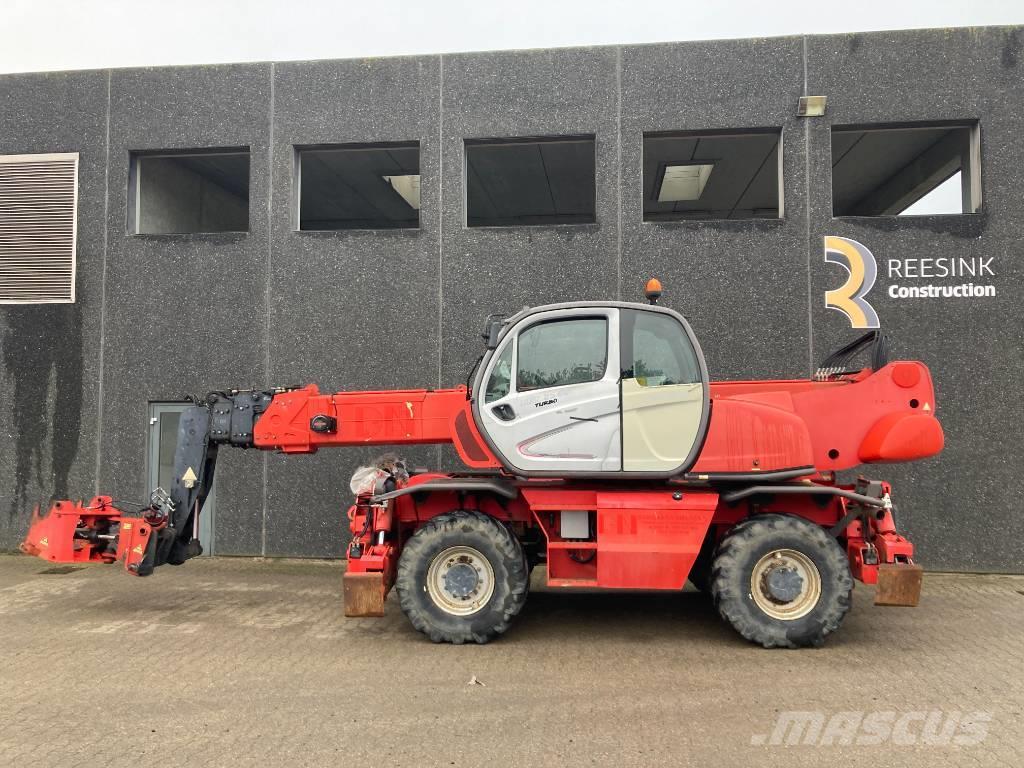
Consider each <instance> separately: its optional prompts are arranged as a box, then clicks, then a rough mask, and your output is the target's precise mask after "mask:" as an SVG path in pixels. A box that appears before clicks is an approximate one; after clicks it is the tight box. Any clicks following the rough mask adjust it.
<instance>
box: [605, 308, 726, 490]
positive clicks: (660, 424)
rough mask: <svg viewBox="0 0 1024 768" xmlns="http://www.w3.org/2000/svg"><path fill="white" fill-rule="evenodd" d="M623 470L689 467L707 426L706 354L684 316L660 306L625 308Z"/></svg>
mask: <svg viewBox="0 0 1024 768" xmlns="http://www.w3.org/2000/svg"><path fill="white" fill-rule="evenodd" d="M620 327H621V333H622V338H621V367H622V469H623V471H625V472H658V473H670V472H674V471H683V470H686V469H689V465H690V464H692V463H693V460H694V459H695V458H696V456H695V454H696V451H697V448H698V447H699V443H700V442H701V441H702V440H703V437H704V431H705V429H706V426H707V417H708V410H709V408H710V406H709V402H708V396H709V392H708V383H707V374H706V369H705V367H704V364H703V357H702V356H701V353H700V349H699V347H698V346H697V344H696V340H695V339H693V338H692V334H691V333H690V332H689V329H688V328H687V327H686V326H685V325H684V323H683V321H682V318H680V317H679V316H678V315H676V313H674V312H667V311H659V310H655V309H623V310H622V313H621V320H620Z"/></svg>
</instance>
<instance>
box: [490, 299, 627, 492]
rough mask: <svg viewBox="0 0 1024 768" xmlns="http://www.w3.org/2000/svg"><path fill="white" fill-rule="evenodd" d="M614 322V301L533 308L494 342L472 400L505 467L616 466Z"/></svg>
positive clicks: (528, 470)
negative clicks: (477, 400) (610, 303)
mask: <svg viewBox="0 0 1024 768" xmlns="http://www.w3.org/2000/svg"><path fill="white" fill-rule="evenodd" d="M618 323H619V310H618V309H616V308H606V307H597V308H578V309H562V310H552V311H549V312H540V313H537V314H536V315H532V316H529V317H527V318H526V319H524V320H523V321H522V322H521V323H520V325H519V326H517V327H516V328H514V329H513V330H512V332H510V333H509V334H507V336H506V337H505V339H504V340H503V342H502V344H501V346H499V348H498V349H496V350H495V352H494V354H493V355H492V357H491V359H490V362H489V363H488V368H487V370H485V371H484V376H483V378H482V381H484V382H485V385H484V392H483V396H482V402H480V403H479V406H478V408H479V413H480V420H481V426H482V428H483V429H484V430H485V431H486V433H487V436H488V438H489V440H490V442H491V443H492V445H493V447H495V448H496V449H497V451H498V453H500V454H501V458H502V459H503V460H504V462H505V463H506V464H508V465H509V466H510V467H511V468H514V469H517V470H520V471H523V472H525V473H533V472H553V473H558V472H572V473H574V472H588V473H589V472H606V471H611V472H618V471H620V470H621V466H622V459H621V455H622V454H621V446H620V436H621V432H620V429H621V415H620V411H619V370H618V360H619V325H618Z"/></svg>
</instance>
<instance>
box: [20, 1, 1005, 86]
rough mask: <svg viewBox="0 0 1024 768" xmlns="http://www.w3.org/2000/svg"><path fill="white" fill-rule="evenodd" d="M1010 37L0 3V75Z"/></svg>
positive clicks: (742, 9) (653, 18)
mask: <svg viewBox="0 0 1024 768" xmlns="http://www.w3.org/2000/svg"><path fill="white" fill-rule="evenodd" d="M1021 23H1024V2H1021V0H906V1H903V0H885V1H883V2H879V1H878V0H858V1H857V2H822V0H795V1H793V2H787V1H786V0H775V1H774V2H772V0H758V1H757V2H752V1H750V0H731V1H729V0H724V1H723V0H706V1H705V2H701V3H697V2H693V1H692V0H676V2H648V1H646V0H631V1H628V2H627V1H623V0H589V1H588V2H582V1H581V0H561V1H559V0H517V1H516V2H514V3H510V2H507V0H506V1H505V2H488V1H487V0H476V1H475V2H472V1H466V0H419V2H415V1H414V0H372V1H371V0H359V2H353V1H352V0H340V1H337V0H336V1H335V2H327V1H325V0H88V1H85V0H0V25H2V27H0V28H2V29H3V32H4V35H3V40H4V44H3V46H0V72H34V71H42V70H62V69H92V68H106V67H127V66H145V65H158V64H204V63H209V64H212V63H223V62H235V61H269V60H276V61H287V60H296V59H334V58H358V57H365V56H393V55H402V54H423V53H449V52H453V51H481V50H500V49H506V48H548V47H561V46H573V45H607V44H615V43H652V42H663V41H670V40H700V39H712V38H729V37H770V36H776V35H792V34H803V33H828V32H853V31H869V30H881V29H909V28H917V27H963V26H985V25H992V24H1021Z"/></svg>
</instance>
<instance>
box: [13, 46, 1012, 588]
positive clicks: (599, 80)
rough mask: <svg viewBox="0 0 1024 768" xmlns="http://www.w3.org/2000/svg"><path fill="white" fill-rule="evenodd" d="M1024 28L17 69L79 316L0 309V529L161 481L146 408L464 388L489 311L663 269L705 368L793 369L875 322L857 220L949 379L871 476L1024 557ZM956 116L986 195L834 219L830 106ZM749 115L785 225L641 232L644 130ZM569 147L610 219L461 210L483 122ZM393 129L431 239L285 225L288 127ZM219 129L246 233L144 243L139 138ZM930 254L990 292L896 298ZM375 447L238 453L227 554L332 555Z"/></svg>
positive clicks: (928, 540) (23, 135) (922, 529)
mask: <svg viewBox="0 0 1024 768" xmlns="http://www.w3.org/2000/svg"><path fill="white" fill-rule="evenodd" d="M1022 42H1024V30H1021V29H998V28H992V29H981V30H941V31H920V32H894V33H879V34H866V35H839V36H825V37H806V38H800V37H793V38H778V39H768V40H740V41H715V42H694V43H678V44H666V45H654V46H624V47H607V48H593V49H568V50H555V51H528V52H522V51H517V52H499V53H483V54H460V55H445V56H429V57H410V58H394V59H377V60H358V61H355V60H353V61H325V62H302V63H286V64H253V65H238V66H223V67H189V68H163V69H139V70H114V71H112V72H103V73H76V74H57V75H40V76H36V75H29V76H24V75H19V76H9V77H0V104H2V105H3V106H4V109H3V110H2V111H0V151H3V152H11V153H13V152H32V151H39V152H44V151H46V152H52V151H73V150H75V149H79V151H81V152H82V153H83V159H82V171H81V185H82V204H81V206H82V207H81V210H80V224H79V227H80V236H79V237H80V239H79V243H80V244H79V278H78V280H79V283H78V290H79V296H80V299H79V303H78V304H76V305H73V306H63V307H53V308H39V307H28V308H13V307H5V308H0V332H2V333H3V336H2V337H0V338H2V339H3V356H2V358H0V365H2V374H3V376H4V379H3V381H4V386H5V393H6V394H5V396H4V398H3V400H2V403H0V434H3V435H6V436H7V439H6V440H5V441H4V442H3V444H2V445H0V451H2V452H3V453H2V454H0V456H2V458H3V463H2V464H0V547H9V546H13V545H14V544H15V543H16V542H17V540H18V538H19V537H20V535H21V533H22V532H23V531H24V529H25V527H26V524H27V515H26V509H27V504H28V503H29V502H30V501H31V500H32V499H34V498H39V499H43V500H45V499H46V498H48V497H49V496H51V495H59V496H63V495H65V494H70V495H89V494H90V493H91V492H92V491H93V490H94V488H96V487H100V488H102V489H104V491H107V492H112V493H114V494H115V495H119V496H123V497H128V498H141V497H143V496H144V494H145V491H146V488H145V466H144V463H145V462H144V449H145V433H146V424H145V419H146V404H147V401H148V400H161V399H173V398H175V397H178V396H180V395H182V394H184V393H186V392H192V393H202V392H204V391H206V390H208V389H211V388H220V387H226V386H233V385H236V386H249V385H257V386H262V385H267V384H282V383H284V384H289V383H294V382H306V381H314V382H317V383H319V384H320V385H321V387H322V388H323V389H324V390H334V389H343V388H380V387H404V386H410V387H411V386H439V385H454V384H457V383H460V382H462V381H464V380H465V376H466V373H467V371H468V369H469V367H470V366H471V365H472V363H473V361H474V360H475V359H476V356H477V355H478V354H479V351H480V342H479V331H480V327H481V323H482V320H483V318H484V316H485V315H486V314H488V313H490V312H495V311H502V310H515V309H517V308H519V307H520V306H522V305H525V304H539V303H544V302H548V301H556V300H566V299H585V298H620V297H621V298H627V299H629V298H637V297H639V294H640V290H641V286H642V283H643V281H644V280H645V279H646V278H647V277H648V276H650V275H657V276H659V277H660V278H661V279H662V281H663V282H664V283H666V285H667V287H668V293H667V297H666V301H667V303H668V304H669V305H670V306H673V307H676V308H678V309H680V310H682V311H683V312H684V313H685V314H687V315H688V316H689V318H690V319H691V322H692V323H693V325H694V327H695V329H696V331H697V333H698V334H699V335H700V336H701V339H702V343H703V345H704V349H705V352H706V354H707V357H708V365H709V368H710V370H711V372H712V374H713V376H714V377H715V378H732V377H774V376H806V375H807V374H808V373H809V372H810V371H811V370H812V369H813V367H814V365H815V364H816V363H817V362H818V361H820V359H821V358H822V357H824V355H825V354H827V352H828V351H830V350H831V349H832V348H834V347H836V346H838V345H840V344H841V343H843V342H845V341H847V340H849V339H850V338H852V337H853V336H854V335H855V333H857V332H855V331H852V330H851V329H850V328H849V323H848V321H847V320H846V318H845V317H843V316H842V315H840V314H839V313H837V312H834V311H828V310H826V309H825V307H824V298H823V294H824V291H825V290H828V289H831V288H835V287H838V284H839V283H840V282H841V281H842V275H839V274H837V272H838V271H839V270H838V269H837V268H836V267H835V266H832V265H827V264H826V263H825V262H824V256H823V252H822V238H823V237H824V236H825V235H840V236H845V237H853V238H855V239H857V240H860V241H861V242H863V243H864V244H866V245H867V246H868V247H869V248H871V249H872V250H873V251H874V253H875V254H876V256H877V257H878V259H879V262H880V265H882V270H883V271H882V274H880V278H879V283H878V285H877V286H876V288H875V290H874V291H873V292H872V294H871V296H870V299H871V301H872V303H873V304H874V306H875V307H876V309H878V311H879V314H880V316H881V317H882V325H883V330H885V331H887V332H889V333H891V334H892V335H893V336H894V338H895V340H896V350H897V352H898V353H899V354H900V355H902V356H905V357H914V358H921V359H924V360H925V361H926V362H928V363H929V365H930V366H931V367H932V370H933V373H934V375H935V379H936V387H937V390H938V397H939V409H940V410H939V415H940V417H941V418H942V420H943V423H944V425H945V427H946V431H947V436H948V448H947V450H946V452H945V453H944V454H943V455H942V456H940V457H938V458H936V459H932V460H929V461H926V462H920V463H917V464H914V465H909V466H906V467H878V468H875V469H873V470H872V473H873V474H875V475H878V476H884V477H890V478H892V479H893V481H894V483H895V486H896V492H897V493H898V494H899V500H900V519H901V523H902V524H903V526H904V527H905V528H906V529H907V531H908V533H909V534H910V535H911V537H912V538H913V539H915V541H916V542H917V543H918V545H919V555H920V558H921V559H922V561H923V562H925V563H927V564H928V565H929V566H931V567H934V568H947V569H963V570H995V571H1022V570H1024V556H1022V555H1021V554H1020V549H1021V548H1020V546H1019V545H1018V542H1019V539H1020V537H1019V535H1018V534H1016V531H1015V528H1014V526H1013V515H1014V511H1015V508H1014V502H1013V499H1011V497H1010V495H1011V493H1012V489H1013V487H1014V480H1015V475H1014V472H1013V468H1014V467H1015V466H1016V464H1017V463H1019V462H1020V460H1021V458H1022V456H1021V454H1022V450H1021V448H1020V447H1019V443H1018V440H1017V435H1016V431H1017V427H1016V425H1017V424H1018V423H1019V422H1020V421H1021V416H1022V409H1021V405H1020V403H1019V399H1018V393H1019V389H1020V387H1019V385H1018V384H1017V381H1016V376H1017V374H1018V373H1019V372H1020V371H1021V369H1022V367H1024V366H1022V364H1024V360H1022V353H1021V348H1022V344H1021V342H1022V336H1024V333H1022V330H1024V328H1022V320H1021V318H1020V315H1019V313H1018V312H1016V311H1015V308H1014V307H1013V306H1011V303H1012V301H1013V297H1014V293H1015V289H1016V286H1017V285H1018V284H1019V281H1020V277H1021V274H1020V271H1021V267H1020V264H1019V261H1018V260H1017V259H1016V258H1015V256H1014V254H1015V253H1016V252H1017V251H1019V245H1018V243H1019V242H1020V241H1021V238H1022V235H1024V231H1022V230H1024V224H1022V221H1024V202H1022V199H1021V196H1020V194H1019V183H1018V180H1017V176H1018V175H1019V171H1020V168H1022V167H1024V156H1022V153H1024V149H1022V145H1021V143H1020V141H1019V136H1020V135H1021V133H1022V125H1021V120H1022V118H1021V116H1020V112H1019V104H1020V103H1022V101H1024V65H1022V64H1021V57H1022V56H1024V51H1022ZM108 88H109V91H108ZM805 93H812V94H825V95H827V96H828V98H829V106H828V113H827V115H826V116H825V117H823V118H811V119H800V118H797V117H796V103H797V99H798V97H799V96H800V95H802V94H805ZM108 104H109V107H108ZM108 118H109V139H108V138H107V137H106V125H107V120H108ZM960 119H964V120H978V121H980V124H981V129H982V137H983V148H982V149H983V152H982V176H983V185H984V209H983V212H982V213H981V214H978V215H973V216H961V217H950V218H943V217H924V218H914V219H896V218H886V219H857V218H843V219H835V218H833V217H832V214H831V198H830V173H831V159H830V158H831V152H830V128H831V126H832V125H833V124H835V125H856V124H862V123H882V122H884V123H891V122H904V121H935V120H960ZM742 128H776V129H781V130H782V151H783V166H784V203H785V215H784V217H783V218H781V219H779V220H756V221H753V220H752V221H713V222H659V223H644V222H643V220H642V218H643V215H642V207H643V206H642V197H641V184H642V179H641V157H642V137H643V134H644V133H645V132H650V131H668V130H689V131H693V130H702V129H708V130H715V129H742ZM560 134H593V135H594V136H595V137H596V153H597V156H596V160H597V163H596V173H597V179H596V181H597V222H596V223H594V224H588V225H579V226H535V227H510V228H485V227H474V228H467V227H465V226H464V221H465V211H464V181H463V141H464V140H465V139H473V138H491V137H503V136H530V135H560ZM378 141H418V142H419V143H420V152H421V160H420V162H421V174H422V186H421V190H422V206H421V212H420V220H421V225H420V228H419V229H416V230H390V231H368V232H367V231H362V232H355V231H350V232H296V231H294V230H295V221H294V212H293V211H292V210H291V208H292V205H293V203H292V201H293V200H294V189H293V188H292V180H293V174H294V146H295V145H309V144H321V143H325V144H329V143H343V142H378ZM215 146H248V147H250V150H251V169H252V170H251V177H252V180H251V192H250V228H249V232H248V233H247V234H244V235H193V236H129V235H128V234H127V228H126V210H127V199H126V195H127V179H128V167H127V166H128V154H129V152H131V151H133V150H160V149H185V148H199V147H215ZM108 156H109V162H108V160H107V157H108ZM108 170H109V173H108ZM104 211H106V217H105V218H104ZM942 254H945V255H964V256H985V257H992V258H993V259H994V264H995V270H996V276H995V277H994V278H993V279H992V280H991V282H993V283H994V284H995V285H996V286H997V289H998V295H997V297H996V298H995V299H987V300H984V301H981V300H973V301H968V300H918V301H908V300H899V301H897V300H895V299H888V298H887V297H886V289H887V287H888V284H889V283H890V281H889V280H888V278H887V276H886V275H885V274H884V265H885V263H886V259H888V258H894V257H896V255H898V257H901V258H902V257H915V256H916V257H932V256H935V255H942ZM104 274H105V276H106V277H105V280H104ZM104 285H105V290H104ZM104 297H105V298H104ZM58 329H60V330H58ZM101 342H102V343H101ZM101 351H102V359H101V358H100V354H101ZM58 372H62V373H60V374H59V375H58ZM69 393H70V394H69ZM97 436H98V437H97ZM371 453H372V451H362V450H356V449H352V450H335V451H325V452H322V453H321V454H319V455H316V456H308V457H288V458H284V457H278V456H272V455H266V454H258V453H255V452H242V451H228V452H226V453H225V454H224V458H223V459H222V464H221V466H220V468H219V480H218V483H219V486H218V520H217V543H218V551H219V552H221V553H237V554H260V553H263V554H282V555H308V556H330V555H336V554H339V553H340V551H341V543H342V541H343V539H344V536H345V533H344V525H343V524H342V516H343V512H344V509H345V507H346V506H347V504H348V503H349V500H348V497H349V492H348V489H347V480H348V476H349V474H350V472H351V470H352V469H353V468H354V467H355V466H356V465H357V464H358V463H359V462H360V461H361V460H363V459H364V458H366V457H367V456H368V455H369V454H371ZM406 453H407V454H409V455H410V456H411V457H412V459H413V461H414V462H416V463H420V464H427V465H433V466H437V465H441V466H451V465H453V464H454V458H453V455H452V453H451V452H450V451H446V450H438V449H434V448H427V449H417V450H413V451H406Z"/></svg>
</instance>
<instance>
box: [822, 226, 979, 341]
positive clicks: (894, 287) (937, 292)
mask: <svg viewBox="0 0 1024 768" xmlns="http://www.w3.org/2000/svg"><path fill="white" fill-rule="evenodd" d="M992 260H993V259H992V257H991V256H988V257H956V256H950V257H937V258H904V259H887V261H886V276H887V277H888V278H889V280H891V281H895V280H901V281H904V282H892V283H891V284H890V285H889V286H888V288H887V289H886V294H887V295H888V296H889V298H892V299H978V298H989V297H992V296H995V295H996V287H995V286H994V285H991V284H979V283H975V282H974V281H973V280H974V278H982V277H994V276H995V272H994V271H993V269H992ZM825 261H826V262H827V263H829V264H838V265H839V266H841V267H843V269H845V270H846V271H847V273H848V276H847V279H846V282H845V283H843V285H842V286H840V287H839V288H836V289H833V290H829V291H825V306H826V307H828V308H829V309H835V310H838V311H840V312H842V313H843V314H844V315H846V317H847V318H848V319H849V320H850V327H852V328H879V327H881V321H880V320H879V317H878V313H877V312H876V311H875V308H874V307H873V306H872V305H871V303H870V302H869V301H868V300H867V298H866V296H867V295H868V293H869V292H870V291H871V289H872V288H873V287H874V285H875V281H876V280H877V278H878V262H877V260H876V259H875V256H874V254H873V253H872V252H871V250H870V249H869V248H868V247H867V246H866V245H864V244H863V243H858V242H857V241H856V240H851V239H849V238H846V237H836V236H834V235H826V236H825ZM949 278H959V279H960V280H961V281H963V280H965V279H967V280H969V281H968V282H956V283H945V284H938V285H937V284H934V283H930V282H929V283H922V282H919V281H921V280H930V279H947V280H948V279H949ZM905 281H912V282H911V284H907V282H905Z"/></svg>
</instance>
